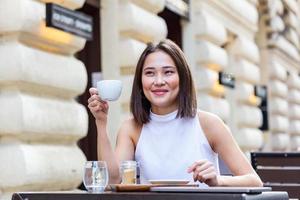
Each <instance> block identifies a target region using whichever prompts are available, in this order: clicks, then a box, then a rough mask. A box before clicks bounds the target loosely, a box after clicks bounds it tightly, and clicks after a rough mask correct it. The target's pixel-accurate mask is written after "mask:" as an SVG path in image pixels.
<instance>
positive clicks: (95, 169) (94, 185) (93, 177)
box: [83, 161, 109, 193]
mask: <svg viewBox="0 0 300 200" xmlns="http://www.w3.org/2000/svg"><path fill="white" fill-rule="evenodd" d="M108 179H109V178H108V170H107V165H106V162H105V161H87V162H86V163H85V165H84V176H83V184H84V186H85V188H86V189H87V191H88V192H90V193H102V192H103V191H104V189H105V187H106V186H107V184H108Z"/></svg>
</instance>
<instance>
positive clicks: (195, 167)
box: [188, 160, 220, 186]
mask: <svg viewBox="0 0 300 200" xmlns="http://www.w3.org/2000/svg"><path fill="white" fill-rule="evenodd" d="M192 172H193V178H194V181H197V180H198V181H200V182H201V183H205V184H207V185H209V186H218V185H220V183H219V176H218V174H217V172H216V169H215V167H214V165H213V164H212V163H211V162H210V161H208V160H198V161H196V162H194V164H192V165H191V166H190V167H189V168H188V173H192Z"/></svg>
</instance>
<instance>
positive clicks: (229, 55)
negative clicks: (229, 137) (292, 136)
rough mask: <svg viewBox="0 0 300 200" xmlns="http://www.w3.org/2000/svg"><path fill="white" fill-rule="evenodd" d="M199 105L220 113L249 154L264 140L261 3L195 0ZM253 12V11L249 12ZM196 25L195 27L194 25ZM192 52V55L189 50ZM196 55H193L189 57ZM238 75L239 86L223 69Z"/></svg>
mask: <svg viewBox="0 0 300 200" xmlns="http://www.w3.org/2000/svg"><path fill="white" fill-rule="evenodd" d="M191 3H192V5H193V8H192V13H191V16H192V17H193V18H191V22H190V23H191V24H193V26H191V27H193V28H192V29H193V30H194V31H189V33H190V32H193V33H192V34H190V39H191V38H192V40H193V41H194V43H195V47H194V49H195V50H194V53H191V54H193V55H194V57H195V58H194V60H193V64H194V65H195V67H194V69H195V71H196V78H195V79H196V81H197V88H198V100H199V107H200V108H201V109H203V110H207V111H210V112H212V113H215V114H217V115H218V116H220V117H221V118H222V119H223V120H224V121H225V122H226V123H227V124H228V125H229V126H230V128H231V130H232V132H233V135H234V137H235V138H236V139H237V142H238V144H239V145H240V147H241V148H242V149H243V150H244V151H245V152H246V151H249V150H257V149H259V148H260V147H261V146H262V144H263V137H262V133H261V131H260V130H259V129H258V127H259V126H260V124H261V123H262V115H261V112H260V110H259V109H258V108H257V106H258V105H259V102H260V101H259V99H258V98H256V97H255V96H254V89H253V88H254V85H255V84H258V83H259V82H260V79H259V77H260V69H259V67H258V63H259V51H258V48H257V46H256V44H255V42H254V37H255V33H256V31H257V28H258V26H257V19H258V13H257V10H256V7H255V3H256V2H255V1H246V0H241V1H234V0H226V1H225V0H224V1H223V0H212V1H204V0H203V1H200V0H199V1H198V0H194V1H191ZM246 13H247V14H246ZM189 26H190V25H189ZM187 54H189V53H188V52H187ZM189 57H192V56H189ZM220 71H223V72H226V73H229V74H231V75H233V76H234V77H235V78H236V84H235V88H234V89H230V88H226V87H224V86H223V85H220V83H219V77H218V73H219V72H220Z"/></svg>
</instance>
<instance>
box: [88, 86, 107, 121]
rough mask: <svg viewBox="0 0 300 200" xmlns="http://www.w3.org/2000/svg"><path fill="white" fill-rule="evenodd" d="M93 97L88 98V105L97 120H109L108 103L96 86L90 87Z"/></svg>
mask: <svg viewBox="0 0 300 200" xmlns="http://www.w3.org/2000/svg"><path fill="white" fill-rule="evenodd" d="M89 92H90V95H91V97H90V98H89V99H88V107H89V109H90V111H91V113H92V114H93V116H94V117H95V119H96V121H101V122H104V123H106V122H107V113H108V108H109V106H108V103H107V102H106V101H103V100H101V99H100V97H99V95H98V91H97V89H96V88H90V89H89Z"/></svg>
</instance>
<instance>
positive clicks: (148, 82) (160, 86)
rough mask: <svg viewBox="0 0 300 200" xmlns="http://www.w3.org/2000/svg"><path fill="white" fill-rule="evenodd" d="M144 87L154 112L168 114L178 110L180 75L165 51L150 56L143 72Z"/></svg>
mask: <svg viewBox="0 0 300 200" xmlns="http://www.w3.org/2000/svg"><path fill="white" fill-rule="evenodd" d="M142 86H143V91H144V94H145V96H146V98H147V99H148V100H149V101H150V103H151V109H152V112H154V113H156V114H167V113H169V112H172V111H174V110H176V109H177V106H178V104H177V96H178V94H179V75H178V72H177V68H176V66H175V63H174V61H173V60H172V58H171V57H170V56H169V55H168V54H167V53H165V52H163V51H157V52H154V53H151V54H149V55H148V56H147V57H146V59H145V62H144V66H143V71H142Z"/></svg>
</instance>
